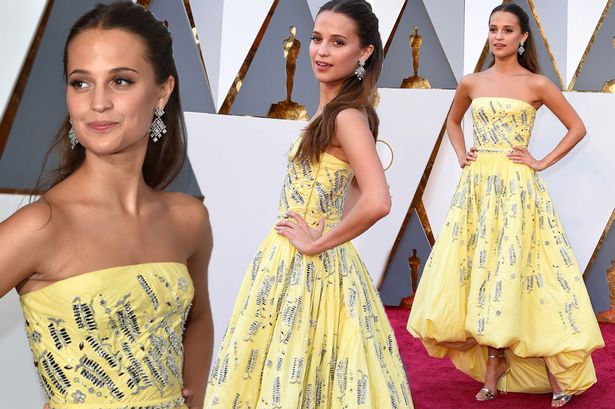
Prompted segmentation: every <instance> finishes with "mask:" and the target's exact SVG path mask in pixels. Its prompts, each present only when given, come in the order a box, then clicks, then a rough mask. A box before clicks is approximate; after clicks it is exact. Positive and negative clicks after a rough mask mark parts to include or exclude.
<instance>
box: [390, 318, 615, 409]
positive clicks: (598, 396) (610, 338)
mask: <svg viewBox="0 0 615 409" xmlns="http://www.w3.org/2000/svg"><path fill="white" fill-rule="evenodd" d="M386 311H387V315H388V317H389V320H390V321H391V325H392V326H393V329H394V330H395V335H396V337H397V342H398V344H399V349H400V353H401V357H402V359H403V361H404V365H405V367H406V371H407V373H408V378H409V382H410V390H411V392H412V399H413V400H414V407H415V409H459V408H463V409H465V408H478V409H517V408H519V409H525V408H528V409H529V408H550V407H551V400H550V399H551V395H546V394H545V395H531V394H523V393H507V394H498V396H497V398H495V399H494V400H492V401H489V402H477V401H475V400H474V395H475V394H476V392H478V390H479V389H480V388H481V386H482V385H481V384H480V383H479V382H476V381H475V380H473V379H471V378H470V377H468V376H466V375H464V374H463V373H461V372H459V371H458V370H457V369H455V367H454V366H453V364H452V363H451V361H450V360H449V359H437V358H431V357H430V356H429V355H427V352H425V349H424V348H423V345H422V344H421V342H420V341H418V340H417V339H415V338H414V337H412V335H410V334H409V333H408V332H407V331H406V322H407V320H408V314H409V310H407V309H402V308H397V307H386ZM600 329H601V330H602V335H603V337H604V341H605V343H606V347H605V348H603V349H600V350H598V351H596V352H594V353H593V354H592V358H593V360H594V365H595V367H596V372H597V376H598V383H596V384H595V385H594V386H593V387H592V388H590V389H589V390H588V391H587V392H585V393H584V394H582V395H579V396H575V397H573V398H572V400H571V401H570V403H568V405H566V406H565V407H566V408H570V409H574V408H577V409H585V408H588V409H615V348H614V347H613V345H615V324H602V323H601V324H600Z"/></svg>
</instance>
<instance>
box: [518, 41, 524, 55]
mask: <svg viewBox="0 0 615 409" xmlns="http://www.w3.org/2000/svg"><path fill="white" fill-rule="evenodd" d="M517 52H518V53H519V55H523V53H524V52H525V47H523V43H519V48H518V49H517Z"/></svg>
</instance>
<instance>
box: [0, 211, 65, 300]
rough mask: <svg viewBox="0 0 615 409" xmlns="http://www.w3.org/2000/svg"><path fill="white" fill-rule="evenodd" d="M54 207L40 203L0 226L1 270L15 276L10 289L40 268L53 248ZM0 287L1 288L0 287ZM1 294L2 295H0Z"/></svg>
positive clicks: (16, 214) (18, 213) (15, 214)
mask: <svg viewBox="0 0 615 409" xmlns="http://www.w3.org/2000/svg"><path fill="white" fill-rule="evenodd" d="M52 215H53V207H52V206H51V205H50V204H49V203H48V202H46V201H45V200H43V199H39V200H38V201H36V202H34V203H31V204H28V205H26V206H24V207H22V208H21V209H19V210H18V211H16V212H15V213H14V214H13V215H12V216H10V217H9V218H7V219H6V220H4V221H3V222H2V223H0V243H2V247H3V248H2V250H3V254H2V255H1V256H0V266H2V267H3V268H4V267H6V266H9V265H10V266H11V268H12V269H14V273H15V274H16V275H18V277H17V278H15V277H13V279H14V280H15V281H14V282H12V283H11V287H12V286H14V285H17V283H18V282H20V281H21V280H23V279H25V278H26V277H27V276H28V275H29V274H31V273H32V272H34V271H36V270H37V269H38V268H40V267H41V266H42V264H43V263H44V261H45V258H46V257H47V255H48V252H49V251H50V245H51V246H52V245H53V239H54V237H55V234H54V231H55V230H56V227H55V226H56V225H57V223H55V221H54V219H53V217H52ZM0 287H1V285H0ZM0 293H2V291H0Z"/></svg>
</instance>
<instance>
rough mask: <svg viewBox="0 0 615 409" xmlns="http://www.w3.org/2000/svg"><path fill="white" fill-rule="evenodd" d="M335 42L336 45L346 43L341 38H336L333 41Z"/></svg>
mask: <svg viewBox="0 0 615 409" xmlns="http://www.w3.org/2000/svg"><path fill="white" fill-rule="evenodd" d="M333 44H335V45H344V42H343V41H340V40H335V41H334V42H333Z"/></svg>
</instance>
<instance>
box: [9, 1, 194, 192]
mask: <svg viewBox="0 0 615 409" xmlns="http://www.w3.org/2000/svg"><path fill="white" fill-rule="evenodd" d="M109 2H110V1H107V2H106V3H109ZM98 3H101V1H100V0H83V1H79V2H74V1H70V0H56V1H54V3H53V7H52V9H51V12H50V15H49V20H48V22H47V26H46V27H45V30H44V32H43V37H42V39H41V42H40V45H39V48H38V52H37V55H36V57H35V59H34V62H33V64H32V69H31V71H30V75H29V77H28V81H27V83H26V86H25V89H24V92H23V95H22V98H21V101H20V103H19V107H18V109H17V113H16V115H15V120H14V122H13V126H12V127H11V130H10V132H9V137H8V141H7V144H6V147H5V150H4V153H3V155H2V158H1V160H0V188H2V189H25V190H30V189H33V188H34V187H35V185H36V181H37V179H38V177H39V175H40V174H41V170H42V166H43V160H44V157H45V154H46V153H47V151H48V150H49V148H50V146H51V143H52V141H53V139H54V137H55V135H56V133H57V132H58V130H59V129H60V126H61V124H62V122H63V121H64V118H65V117H66V114H67V109H66V103H65V101H66V83H65V81H64V77H63V73H62V69H63V62H62V57H63V51H64V43H65V41H66V36H67V35H68V32H69V31H70V27H71V26H72V25H73V23H74V22H75V21H76V20H77V19H78V18H79V17H80V16H81V15H82V14H84V13H85V12H87V11H88V10H90V9H92V8H93V7H94V6H95V5H96V4H98ZM103 3H105V2H103ZM55 168H57V158H56V157H55V155H54V154H53V153H52V154H50V155H49V160H48V161H47V164H46V167H45V169H44V171H43V174H46V173H47V172H49V171H50V170H52V169H55ZM191 174H192V170H191V167H190V164H189V163H186V165H185V166H184V169H183V170H182V176H181V177H180V178H178V179H179V180H178V181H177V185H176V186H179V187H180V188H181V189H182V191H184V192H185V193H188V194H193V195H197V196H198V195H200V194H201V192H200V190H199V189H198V185H196V179H195V178H194V176H193V175H192V176H191ZM174 190H175V189H174Z"/></svg>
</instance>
